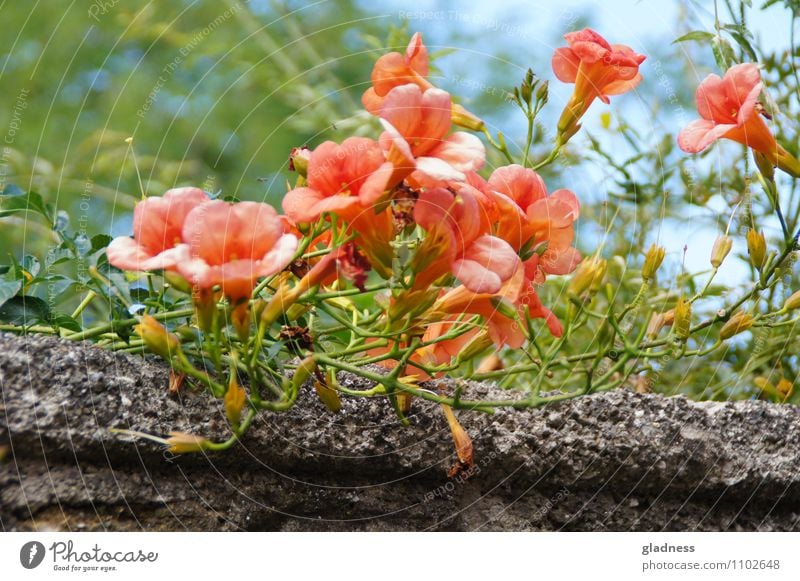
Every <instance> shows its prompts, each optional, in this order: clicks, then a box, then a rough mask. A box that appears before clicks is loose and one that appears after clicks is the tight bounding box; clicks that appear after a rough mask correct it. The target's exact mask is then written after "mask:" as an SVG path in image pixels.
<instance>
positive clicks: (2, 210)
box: [0, 186, 53, 224]
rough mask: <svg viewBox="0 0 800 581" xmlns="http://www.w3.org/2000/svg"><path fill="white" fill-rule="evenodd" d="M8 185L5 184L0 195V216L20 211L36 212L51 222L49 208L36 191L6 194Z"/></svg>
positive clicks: (3, 216)
mask: <svg viewBox="0 0 800 581" xmlns="http://www.w3.org/2000/svg"><path fill="white" fill-rule="evenodd" d="M9 187H11V186H6V189H5V190H3V195H2V196H0V218H5V217H6V216H11V215H13V214H18V213H21V212H36V213H37V214H40V215H42V216H44V217H45V218H46V219H47V221H48V222H50V224H52V223H53V219H52V217H51V215H50V209H49V208H48V206H47V204H45V202H44V200H43V199H42V196H40V195H39V194H37V193H36V192H28V193H27V194H17V193H13V194H8V195H7V194H6V193H5V192H6V190H8V189H9ZM15 187H16V186H15ZM17 189H19V188H17Z"/></svg>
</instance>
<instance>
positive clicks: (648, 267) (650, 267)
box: [642, 244, 666, 280]
mask: <svg viewBox="0 0 800 581" xmlns="http://www.w3.org/2000/svg"><path fill="white" fill-rule="evenodd" d="M665 252H666V250H665V249H664V247H663V246H657V245H655V244H653V245H651V246H650V249H649V250H648V251H647V255H646V256H645V259H644V266H643V267H642V278H643V279H644V280H650V279H651V278H653V276H655V274H656V271H657V270H658V267H659V266H661V263H662V262H663V261H664V254H665Z"/></svg>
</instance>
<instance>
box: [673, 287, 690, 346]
mask: <svg viewBox="0 0 800 581" xmlns="http://www.w3.org/2000/svg"><path fill="white" fill-rule="evenodd" d="M674 313H675V315H674V319H673V323H672V328H673V329H674V331H675V336H676V337H678V339H688V338H689V331H690V330H691V328H692V305H691V303H689V302H688V301H686V300H684V298H683V297H681V298H679V299H678V302H677V303H676V304H675V309H674Z"/></svg>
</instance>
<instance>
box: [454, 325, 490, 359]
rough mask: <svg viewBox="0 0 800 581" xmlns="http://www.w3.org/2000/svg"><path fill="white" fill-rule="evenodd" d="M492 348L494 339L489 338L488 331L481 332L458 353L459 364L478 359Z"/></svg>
mask: <svg viewBox="0 0 800 581" xmlns="http://www.w3.org/2000/svg"><path fill="white" fill-rule="evenodd" d="M491 346H492V338H491V337H490V336H489V332H488V331H481V332H480V333H478V334H477V335H475V337H473V338H472V339H471V340H470V341H469V343H467V344H466V345H465V346H464V348H463V349H461V350H459V352H458V362H459V363H462V362H464V361H469V360H470V359H472V358H473V357H477V356H478V355H480V354H481V353H483V352H484V351H486V350H487V349H488V348H489V347H491Z"/></svg>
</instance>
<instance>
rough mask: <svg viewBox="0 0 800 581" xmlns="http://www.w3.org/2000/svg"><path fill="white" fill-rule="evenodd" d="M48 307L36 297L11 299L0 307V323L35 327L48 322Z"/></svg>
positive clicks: (24, 296) (22, 296)
mask: <svg viewBox="0 0 800 581" xmlns="http://www.w3.org/2000/svg"><path fill="white" fill-rule="evenodd" d="M49 319H50V307H48V306H47V303H46V302H44V301H43V300H42V299H40V298H38V297H31V296H26V295H21V296H16V297H12V298H11V299H9V300H8V301H6V302H5V304H4V305H3V306H2V307H0V321H5V322H7V323H11V324H13V325H25V326H27V325H35V324H36V323H40V322H44V323H46V322H48V320H49Z"/></svg>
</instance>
